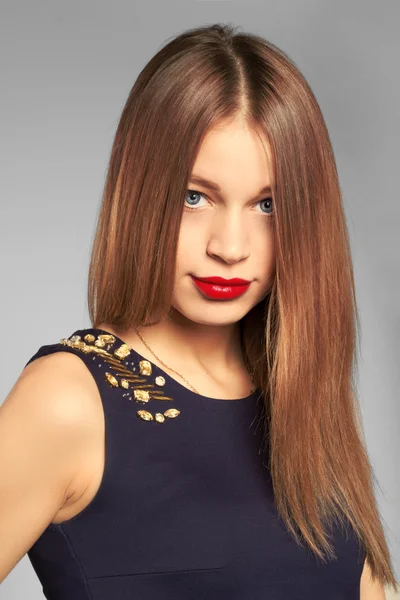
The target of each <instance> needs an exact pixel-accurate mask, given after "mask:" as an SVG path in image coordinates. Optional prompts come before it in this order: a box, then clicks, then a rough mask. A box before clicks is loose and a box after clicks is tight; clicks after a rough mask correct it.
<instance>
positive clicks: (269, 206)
mask: <svg viewBox="0 0 400 600" xmlns="http://www.w3.org/2000/svg"><path fill="white" fill-rule="evenodd" d="M188 194H189V196H192V198H191V199H190V200H185V202H190V203H191V206H188V205H187V204H185V207H184V208H185V210H196V208H197V206H198V205H199V204H198V200H196V199H195V198H193V196H196V195H197V196H201V197H203V198H206V196H205V195H204V194H202V193H201V192H199V191H197V190H187V195H188ZM264 202H266V203H267V207H266V209H267V211H268V212H264V211H262V212H263V213H264V214H265V215H267V217H270V216H272V213H273V207H272V197H271V196H268V197H267V198H263V199H262V200H259V201H258V202H257V203H256V204H260V205H262V204H263V203H264ZM270 211H271V212H270Z"/></svg>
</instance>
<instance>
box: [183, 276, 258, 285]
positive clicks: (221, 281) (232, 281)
mask: <svg viewBox="0 0 400 600" xmlns="http://www.w3.org/2000/svg"><path fill="white" fill-rule="evenodd" d="M193 277H194V275H193ZM196 279H197V280H198V281H206V282H207V283H216V284H217V285H244V284H247V283H251V281H249V280H248V279H240V278H239V277H234V278H233V279H224V278H223V277H196Z"/></svg>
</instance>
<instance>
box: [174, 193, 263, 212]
mask: <svg viewBox="0 0 400 600" xmlns="http://www.w3.org/2000/svg"><path fill="white" fill-rule="evenodd" d="M188 192H191V193H195V194H200V196H204V198H207V199H208V196H207V195H206V194H203V192H199V191H198V190H186V193H188ZM264 200H272V196H267V197H266V198H263V199H262V200H259V201H258V202H257V203H256V204H259V203H260V202H264ZM184 208H185V210H189V211H194V210H199V209H198V208H197V207H193V206H187V205H186V204H185V205H184ZM264 214H265V216H267V217H272V216H273V214H274V213H273V212H272V213H264Z"/></svg>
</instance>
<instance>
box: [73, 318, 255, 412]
mask: <svg viewBox="0 0 400 600" xmlns="http://www.w3.org/2000/svg"><path fill="white" fill-rule="evenodd" d="M83 332H84V334H85V335H86V334H87V333H92V334H93V335H99V334H100V335H101V334H106V335H112V336H113V337H114V338H115V342H114V344H113V345H115V344H118V345H122V344H124V345H126V346H127V347H128V348H129V350H130V351H131V352H132V353H133V355H134V356H135V357H136V360H137V362H138V361H141V360H147V361H148V362H149V363H150V364H151V367H152V369H154V371H157V374H159V375H162V376H163V377H164V378H165V380H166V381H168V382H169V384H170V385H171V386H173V387H174V388H175V389H176V390H177V391H179V392H184V393H185V394H186V395H191V396H193V397H195V398H197V399H201V400H207V401H210V402H219V403H221V404H223V403H226V404H230V403H236V404H239V403H240V402H246V401H247V402H249V401H250V400H253V399H255V398H258V397H259V396H260V394H261V392H260V390H259V389H258V388H256V389H255V390H254V391H253V392H252V393H251V394H249V395H248V396H244V397H242V398H214V397H212V396H204V395H203V394H197V393H196V392H194V391H192V390H191V389H190V388H188V387H186V386H184V385H183V384H182V383H180V382H179V381H178V380H177V379H175V378H174V377H171V375H169V373H167V371H164V369H162V368H161V367H159V366H158V365H156V364H155V363H153V362H152V361H151V360H149V359H148V358H146V357H145V356H143V355H141V354H140V353H139V352H138V351H137V350H135V349H134V348H132V346H130V345H129V344H128V343H127V342H126V341H125V340H124V339H123V338H121V337H120V336H118V335H116V334H115V333H113V332H111V331H108V330H107V329H103V328H102V327H90V328H85V329H79V330H77V331H76V332H74V335H75V334H82V333H83Z"/></svg>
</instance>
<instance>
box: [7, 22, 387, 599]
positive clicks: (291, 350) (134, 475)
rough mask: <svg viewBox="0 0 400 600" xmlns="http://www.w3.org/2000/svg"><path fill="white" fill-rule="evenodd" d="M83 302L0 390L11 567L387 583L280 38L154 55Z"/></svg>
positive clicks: (302, 111) (121, 148) (331, 261)
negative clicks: (85, 323) (81, 320)
mask: <svg viewBox="0 0 400 600" xmlns="http://www.w3.org/2000/svg"><path fill="white" fill-rule="evenodd" d="M88 304H89V313H90V320H91V327H90V328H81V329H76V330H75V331H73V332H70V333H69V335H67V336H66V337H63V338H62V339H61V340H60V341H59V342H56V343H53V344H47V345H44V346H41V347H40V348H39V349H38V351H37V352H36V354H35V355H34V356H32V357H31V358H30V360H29V361H28V363H27V364H26V366H25V368H24V369H23V371H22V373H21V375H20V377H19V379H18V381H17V382H16V384H15V386H14V387H13V389H12V391H11V392H10V394H9V396H8V397H7V399H6V401H5V402H4V404H3V407H2V411H1V416H0V440H1V442H0V444H1V445H0V448H1V453H0V456H1V459H0V460H1V463H0V466H1V468H2V477H1V488H0V492H1V494H0V496H1V498H2V500H1V511H0V515H1V516H0V526H1V527H0V528H1V532H2V540H1V546H2V549H3V551H2V554H1V557H0V575H1V576H2V579H4V577H5V576H6V575H7V573H8V572H10V570H11V569H12V568H13V566H14V565H15V564H16V563H17V562H18V560H19V559H20V558H21V557H22V556H23V555H24V554H25V553H27V554H28V556H29V559H30V561H31V563H32V565H33V567H34V569H35V571H36V573H37V575H38V577H39V579H40V581H41V583H42V585H43V590H44V593H45V595H46V597H47V598H49V599H51V600H56V599H57V600H67V599H68V600H70V599H71V598H74V599H77V600H80V599H82V600H83V599H89V598H91V599H94V600H106V599H107V600H108V599H114V598H118V600H127V599H128V598H129V599H132V598H140V599H141V600H149V599H151V600H161V599H163V600H164V599H167V598H168V599H170V598H171V599H172V598H173V599H174V600H180V599H182V600H183V599H184V600H188V599H192V598H193V599H198V598H218V599H225V598H226V599H228V598H229V600H235V599H237V600H247V599H251V600H261V599H263V600H264V599H265V598H271V599H277V598H279V599H280V600H294V599H299V600H305V599H307V600H310V599H318V600H320V599H321V598H323V599H324V600H333V599H337V598H341V599H346V600H353V599H354V600H355V599H356V598H361V599H362V600H378V599H380V598H384V597H385V594H384V587H383V586H384V584H389V585H392V586H393V587H394V588H395V586H396V581H395V578H394V575H393V570H392V565H391V560H390V555H389V551H388V547H387V544H386V540H385V536H384V532H383V528H382V524H381V522H380V518H379V512H378V509H377V506H376V502H375V498H374V492H373V485H372V469H371V465H370V462H369V459H368V454H367V451H366V448H365V443H364V440H363V432H362V426H361V419H360V413H359V407H358V404H357V402H356V395H355V388H354V382H353V375H354V372H353V371H354V366H355V346H356V332H357V330H356V325H357V324H358V321H357V309H356V302H355V293H354V280H353V271H352V263H351V256H350V249H349V241H348V234H347V229H346V223H345V217H344V212H343V207H342V200H341V194H340V187H339V183H338V176H337V171H336V166H335V160H334V156H333V152H332V147H331V144H330V140H329V136H328V132H327V130H326V126H325V123H324V120H323V116H322V114H321V111H320V109H319V106H318V104H317V101H316V99H315V97H314V95H313V93H312V91H311V90H310V88H309V86H308V84H307V82H306V81H305V79H304V77H303V76H302V75H301V73H300V72H299V70H298V69H297V67H296V66H295V65H294V63H293V62H292V61H291V60H290V59H289V58H288V57H287V56H286V55H285V54H284V53H283V52H282V51H281V50H279V49H278V48H277V47H276V46H274V45H273V44H271V43H269V42H267V41H266V40H264V39H262V38H261V37H258V36H256V35H251V34H245V33H236V32H235V30H234V28H233V27H231V26H230V25H225V26H224V25H220V24H216V25H213V26H208V27H199V28H197V29H192V30H189V31H186V32H184V33H182V34H181V35H179V36H177V37H176V38H175V39H173V40H171V41H169V43H168V44H167V45H165V47H164V48H162V49H161V50H160V51H159V52H158V53H157V54H156V55H155V56H154V57H153V58H152V59H151V60H150V62H149V63H148V64H147V65H146V67H145V68H144V69H143V71H142V72H141V73H140V75H139V77H138V79H137V81H136V82H135V84H134V86H133V88H132V91H131V93H130V95H129V97H128V100H127V102H126V105H125V107H124V110H123V113H122V116H121V120H120V123H119V126H118V129H117V132H116V136H115V140H114V145H113V148H112V153H111V158H110V165H109V170H108V176H107V181H106V185H105V190H104V197H103V202H102V207H101V213H100V216H99V222H98V228H97V232H96V237H95V240H94V246H93V253H92V260H91V264H90V272H89V291H88ZM4 549H5V552H4Z"/></svg>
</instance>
